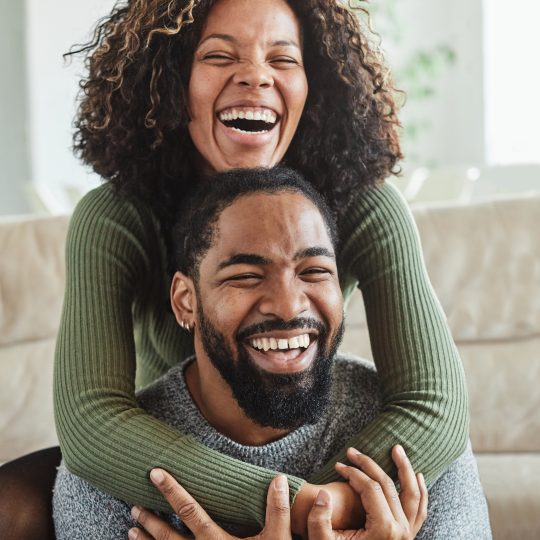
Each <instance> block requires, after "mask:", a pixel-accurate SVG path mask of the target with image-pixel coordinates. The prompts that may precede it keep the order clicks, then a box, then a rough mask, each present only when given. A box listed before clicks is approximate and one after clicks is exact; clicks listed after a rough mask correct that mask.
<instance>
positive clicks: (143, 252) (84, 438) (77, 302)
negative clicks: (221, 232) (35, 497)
mask: <svg viewBox="0 0 540 540" xmlns="http://www.w3.org/2000/svg"><path fill="white" fill-rule="evenodd" d="M145 234H147V232H146V230H145V227H144V220H143V219H142V217H141V215H140V214H139V213H138V212H137V211H136V210H135V209H134V207H133V206H132V205H129V204H127V203H122V202H120V201H119V200H118V198H117V197H115V196H114V195H113V193H112V191H111V190H110V189H108V188H98V189H97V190H94V191H93V192H91V193H90V194H88V195H87V196H86V197H85V198H83V200H82V201H81V202H80V204H79V205H78V207H77V209H76V210H75V212H74V215H73V217H72V220H71V224H70V228H69V232H68V238H67V245H66V291H65V299H64V307H63V314H62V320H61V325H60V331H59V335H58V341H57V346H56V358H55V374H54V400H55V415H56V426H57V432H58V437H59V441H60V446H61V450H62V455H63V457H64V460H65V463H66V465H67V467H68V468H69V470H70V471H71V472H73V473H75V474H77V475H78V476H80V477H82V478H84V479H85V480H87V481H89V482H90V483H92V484H94V485H95V486H96V487H98V488H100V489H102V490H103V491H105V492H107V493H109V494H111V495H114V496H116V497H118V498H120V499H122V500H124V501H126V502H129V503H130V504H134V503H137V504H140V505H143V506H145V507H147V508H150V509H153V510H162V511H170V507H169V505H168V503H167V502H166V501H165V499H164V498H163V497H162V496H161V494H160V493H159V492H158V491H157V490H156V489H155V488H154V487H153V485H152V484H151V482H150V481H149V472H150V470H151V469H152V468H153V467H156V466H159V467H162V468H164V469H166V470H168V471H170V472H171V474H173V475H174V476H175V477H176V478H177V479H178V480H179V482H180V483H181V484H182V485H183V486H184V487H185V488H186V489H187V490H188V491H189V492H190V493H191V494H192V495H193V496H194V497H195V498H196V499H197V500H198V501H199V502H200V503H201V504H202V505H203V506H204V507H205V508H206V509H207V510H208V511H209V512H210V513H211V514H212V515H213V516H214V517H215V518H216V519H220V520H223V521H227V522H231V523H240V524H245V525H256V524H263V523H264V515H265V508H266V490H267V487H268V484H269V483H270V481H271V479H272V478H273V477H274V476H275V475H276V474H277V473H276V472H273V471H269V470H266V469H263V468H260V467H256V466H253V465H250V464H246V463H243V462H241V461H238V460H235V459H233V458H230V457H228V456H224V455H222V454H220V453H218V452H216V451H214V450H210V449H209V448H207V447H205V446H204V445H202V444H201V443H198V442H196V441H195V440H193V439H192V438H190V437H188V436H184V435H182V434H181V433H179V432H177V431H175V430H174V429H172V428H171V427H169V426H167V425H166V424H164V423H163V422H160V421H159V420H157V419H155V418H153V417H152V416H150V415H148V414H146V413H145V411H143V410H142V409H140V408H139V407H138V405H137V402H136V400H135V371H136V353H135V344H134V334H133V316H132V309H133V301H134V298H135V294H136V292H137V291H139V295H140V294H141V291H140V288H141V287H142V288H145V283H144V279H141V275H147V273H145V269H148V267H149V266H150V265H152V261H150V260H148V259H149V256H148V250H147V248H146V247H145V245H144V244H145V242H144V238H145ZM146 285H148V284H146ZM302 484H303V480H301V479H299V478H296V477H293V476H290V477H289V485H290V486H291V495H292V496H294V495H295V494H296V493H297V492H298V490H299V489H300V486H301V485H302Z"/></svg>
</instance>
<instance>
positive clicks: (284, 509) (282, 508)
mask: <svg viewBox="0 0 540 540" xmlns="http://www.w3.org/2000/svg"><path fill="white" fill-rule="evenodd" d="M273 511H274V512H275V513H276V514H280V515H286V514H288V513H289V505H288V504H287V503H285V502H281V501H278V502H276V503H274V506H273Z"/></svg>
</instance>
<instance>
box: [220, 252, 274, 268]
mask: <svg viewBox="0 0 540 540" xmlns="http://www.w3.org/2000/svg"><path fill="white" fill-rule="evenodd" d="M271 262H272V261H270V260H269V259H266V258H265V257H262V256H261V255H255V254H254V253H237V254H236V255H233V256H232V257H229V258H228V259H226V260H224V261H221V262H220V263H219V264H218V270H223V269H224V268H227V267H228V266H233V265H235V264H256V265H259V266H261V265H268V264H270V263H271Z"/></svg>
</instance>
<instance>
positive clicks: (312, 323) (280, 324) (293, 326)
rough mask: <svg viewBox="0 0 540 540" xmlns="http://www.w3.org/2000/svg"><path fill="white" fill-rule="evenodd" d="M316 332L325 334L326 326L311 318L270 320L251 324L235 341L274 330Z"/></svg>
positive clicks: (239, 333)
mask: <svg viewBox="0 0 540 540" xmlns="http://www.w3.org/2000/svg"><path fill="white" fill-rule="evenodd" d="M312 329H314V330H317V331H318V333H319V334H324V333H326V325H325V324H324V323H322V322H321V321H318V320H317V319H313V318H311V317H297V318H295V319H290V320H289V321H284V320H283V319H271V320H268V321H263V322H261V323H257V324H252V325H250V326H248V327H247V328H244V329H243V330H241V331H240V332H238V334H237V335H236V339H237V341H245V340H246V339H248V338H249V337H251V336H253V335H255V334H263V333H268V332H273V331H275V330H312Z"/></svg>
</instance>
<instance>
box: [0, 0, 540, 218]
mask: <svg viewBox="0 0 540 540" xmlns="http://www.w3.org/2000/svg"><path fill="white" fill-rule="evenodd" d="M353 3H354V2H353ZM357 3H359V4H362V2H357ZM113 4H114V1H113V0H24V1H23V0H16V1H13V0H0V5H1V13H2V17H1V18H0V40H1V41H0V43H1V49H0V50H1V51H2V52H1V66H0V76H1V85H0V115H1V116H0V120H1V122H0V164H1V169H0V214H4V215H5V214H23V213H34V212H36V213H53V214H55V213H66V212H70V211H71V209H72V208H73V205H74V203H75V202H76V201H77V200H78V198H79V197H80V196H81V194H83V193H84V192H86V191H87V190H88V189H90V188H92V187H93V186H95V185H97V184H98V183H99V179H98V178H97V177H95V175H93V174H92V173H91V171H89V170H87V169H85V168H84V167H83V166H82V165H81V164H80V163H79V162H78V161H77V159H76V158H75V157H74V156H73V154H72V152H71V135H72V121H73V116H74V113H75V108H76V96H77V91H78V80H79V79H80V77H81V75H82V73H83V66H82V65H81V63H80V61H79V60H76V61H70V62H67V63H66V62H65V61H64V60H63V58H62V54H63V53H65V52H66V51H68V50H69V48H70V47H71V45H73V44H75V43H84V42H85V41H87V40H88V38H89V36H90V30H91V28H92V26H93V25H94V23H95V22H96V20H97V19H98V18H99V17H100V16H103V15H104V14H106V13H107V12H108V11H109V10H110V8H111V7H112V5H113ZM368 6H369V9H370V11H371V13H372V24H373V27H374V29H375V30H376V32H378V34H379V35H380V46H381V48H382V50H383V51H384V53H385V55H386V57H387V60H388V62H389V64H390V65H391V67H392V70H393V73H394V77H395V79H396V84H397V86H398V87H399V88H400V89H402V90H404V91H405V93H406V94H407V101H406V103H405V106H404V108H403V111H402V121H403V126H404V127H403V137H404V147H405V153H406V159H405V162H404V163H403V175H402V177H401V178H398V179H396V180H395V183H396V184H397V185H398V187H399V188H400V189H401V190H402V191H403V192H404V194H405V196H406V197H407V199H408V200H409V201H411V202H412V203H414V202H430V201H459V202H461V203H464V204H467V203H468V202H470V201H473V200H478V199H481V198H484V197H493V196H499V195H504V196H506V195H509V194H513V193H518V192H519V193H522V192H529V191H534V190H536V191H538V190H540V137H539V136H538V133H537V130H538V125H539V123H540V100H539V99H538V88H539V87H540V73H539V70H538V54H539V53H540V43H539V39H538V31H537V21H538V20H539V19H540V3H539V2H536V1H535V0H514V1H513V2H512V4H511V5H510V4H509V3H508V2H503V0H454V1H453V2H446V1H443V0H431V1H428V0H384V1H383V0H378V1H377V2H375V1H374V2H372V3H371V4H368Z"/></svg>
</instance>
